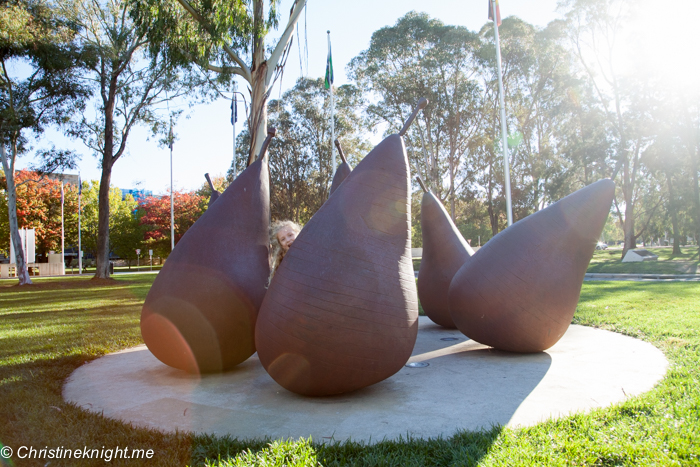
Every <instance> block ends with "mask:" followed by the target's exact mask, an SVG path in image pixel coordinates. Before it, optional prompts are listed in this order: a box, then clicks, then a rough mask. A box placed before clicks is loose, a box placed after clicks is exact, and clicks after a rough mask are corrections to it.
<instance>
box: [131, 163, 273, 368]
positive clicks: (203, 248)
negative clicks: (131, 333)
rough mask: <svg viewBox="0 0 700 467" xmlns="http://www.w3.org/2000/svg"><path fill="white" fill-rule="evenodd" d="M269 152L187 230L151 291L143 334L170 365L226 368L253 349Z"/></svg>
mask: <svg viewBox="0 0 700 467" xmlns="http://www.w3.org/2000/svg"><path fill="white" fill-rule="evenodd" d="M269 218H270V188H269V169H268V164H267V156H265V157H263V158H259V159H258V160H257V161H256V162H254V163H253V164H251V165H250V166H249V167H248V168H247V169H246V170H244V171H243V172H242V173H241V174H240V175H239V176H238V177H237V178H236V179H235V180H234V181H233V183H231V185H229V187H228V188H227V189H226V190H225V191H224V192H223V193H222V194H221V196H220V197H219V199H218V200H216V202H215V203H212V204H211V205H210V206H209V209H207V211H206V212H205V213H204V214H203V215H202V217H200V218H199V219H198V220H197V222H195V223H194V225H193V226H192V227H190V229H189V230H188V231H187V232H186V233H185V235H183V237H182V239H181V240H180V241H179V242H178V244H177V247H176V248H175V249H174V250H173V252H172V253H171V254H170V256H169V257H168V259H167V261H166V262H165V265H164V266H163V269H162V270H161V271H160V273H159V274H158V276H156V280H155V281H154V282H153V286H152V287H151V290H150V291H149V293H148V296H147V297H146V301H145V302H144V305H143V310H142V312H141V334H142V336H143V340H144V342H145V343H146V345H147V346H148V349H149V350H150V351H151V352H152V353H153V355H155V356H156V358H158V359H159V360H160V361H162V362H163V363H165V364H166V365H170V366H172V367H175V368H179V369H182V370H186V371H189V372H193V373H204V372H214V371H223V370H227V369H230V368H232V367H234V366H235V365H237V364H239V363H241V362H243V361H244V360H246V359H247V358H248V357H250V356H251V355H252V354H253V353H255V342H254V335H255V321H256V317H257V314H258V310H259V308H260V304H261V303H262V301H263V297H264V296H265V285H266V283H267V279H268V276H269V274H270V265H269V239H268V230H269Z"/></svg>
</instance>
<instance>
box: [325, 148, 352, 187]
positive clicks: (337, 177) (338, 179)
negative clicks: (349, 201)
mask: <svg viewBox="0 0 700 467" xmlns="http://www.w3.org/2000/svg"><path fill="white" fill-rule="evenodd" d="M335 147H337V148H338V154H340V158H341V159H342V160H343V163H342V164H340V165H339V166H338V168H337V169H336V171H335V174H334V175H333V182H332V183H331V190H330V192H329V193H328V196H330V195H332V194H333V192H334V191H335V190H337V189H338V187H339V186H340V184H341V183H343V180H345V179H346V178H348V175H350V172H352V167H350V164H348V160H347V159H346V158H345V154H344V153H343V148H342V147H341V146H340V141H338V140H337V139H336V140H335Z"/></svg>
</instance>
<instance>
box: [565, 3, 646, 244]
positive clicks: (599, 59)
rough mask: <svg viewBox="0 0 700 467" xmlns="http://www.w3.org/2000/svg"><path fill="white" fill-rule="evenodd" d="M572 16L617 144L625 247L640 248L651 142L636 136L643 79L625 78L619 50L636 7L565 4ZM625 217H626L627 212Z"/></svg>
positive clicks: (575, 38)
mask: <svg viewBox="0 0 700 467" xmlns="http://www.w3.org/2000/svg"><path fill="white" fill-rule="evenodd" d="M560 4H561V6H562V7H563V8H564V10H565V13H566V20H567V22H568V25H569V27H568V31H569V32H568V33H569V38H570V44H571V47H572V50H573V53H574V54H575V55H576V57H577V61H578V63H579V65H580V66H581V69H582V75H583V77H585V78H586V79H587V80H588V82H589V83H590V85H591V87H592V89H593V90H594V92H593V94H592V96H593V97H594V98H595V100H596V105H597V106H598V107H599V109H600V110H601V111H602V113H603V115H604V116H605V120H606V123H607V125H606V126H607V127H608V133H609V135H610V137H611V139H612V147H611V149H612V150H613V159H614V164H615V166H614V168H613V167H612V166H611V167H610V168H609V170H608V174H610V175H612V174H614V173H615V172H618V171H619V175H620V181H619V183H618V187H619V192H620V195H621V198H622V199H621V200H620V202H616V203H615V205H616V210H617V214H618V217H620V218H621V219H623V220H624V226H623V230H624V232H625V246H624V249H623V251H622V256H623V257H624V255H625V254H626V253H627V250H629V249H632V248H635V247H636V240H637V235H636V234H635V222H636V220H637V218H636V215H635V210H636V209H637V210H638V206H636V202H637V200H638V199H639V197H638V196H636V194H635V191H636V183H637V181H638V180H640V176H641V175H642V173H641V171H642V170H643V164H642V162H641V155H642V154H643V152H644V150H645V148H646V147H647V146H648V145H649V144H650V140H649V138H646V137H644V135H642V134H640V133H636V134H633V131H634V130H633V128H632V125H633V123H632V121H631V120H632V119H633V116H632V115H631V114H630V104H631V103H632V102H633V101H634V100H636V99H637V96H635V95H634V94H633V93H632V92H629V91H630V90H629V89H626V80H629V79H630V78H635V79H641V78H642V77H641V76H636V77H631V76H629V75H628V76H625V73H624V72H623V71H622V70H621V66H620V62H619V60H618V59H617V58H618V57H619V48H620V47H621V46H623V26H624V24H625V23H626V22H629V19H630V17H631V13H632V7H633V6H634V2H632V1H630V0H562V2H560ZM623 211H624V212H623Z"/></svg>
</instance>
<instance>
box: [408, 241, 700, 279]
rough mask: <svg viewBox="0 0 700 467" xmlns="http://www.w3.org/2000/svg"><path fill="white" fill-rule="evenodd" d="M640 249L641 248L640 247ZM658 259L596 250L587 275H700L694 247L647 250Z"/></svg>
mask: <svg viewBox="0 0 700 467" xmlns="http://www.w3.org/2000/svg"><path fill="white" fill-rule="evenodd" d="M640 248H641V247H640ZM647 250H649V251H651V252H652V253H654V254H655V255H657V256H658V257H659V259H658V260H656V261H644V262H641V263H623V262H622V249H620V248H608V249H607V250H596V251H595V252H594V253H593V259H591V262H590V264H589V265H588V270H587V271H586V272H589V273H607V274H700V259H699V258H698V248H697V247H696V246H688V247H681V254H680V255H673V254H672V253H673V248H672V247H655V248H647ZM420 262H421V260H420V259H414V260H413V269H415V270H416V271H418V270H419V269H420Z"/></svg>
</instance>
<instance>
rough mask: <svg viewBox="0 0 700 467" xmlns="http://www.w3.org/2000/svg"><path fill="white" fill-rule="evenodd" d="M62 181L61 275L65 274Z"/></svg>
mask: <svg viewBox="0 0 700 467" xmlns="http://www.w3.org/2000/svg"><path fill="white" fill-rule="evenodd" d="M63 196H64V195H63V180H61V274H65V273H66V247H65V245H66V243H65V240H66V237H65V230H64V226H63V203H64V198H63Z"/></svg>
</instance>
